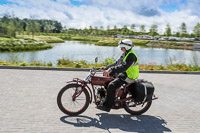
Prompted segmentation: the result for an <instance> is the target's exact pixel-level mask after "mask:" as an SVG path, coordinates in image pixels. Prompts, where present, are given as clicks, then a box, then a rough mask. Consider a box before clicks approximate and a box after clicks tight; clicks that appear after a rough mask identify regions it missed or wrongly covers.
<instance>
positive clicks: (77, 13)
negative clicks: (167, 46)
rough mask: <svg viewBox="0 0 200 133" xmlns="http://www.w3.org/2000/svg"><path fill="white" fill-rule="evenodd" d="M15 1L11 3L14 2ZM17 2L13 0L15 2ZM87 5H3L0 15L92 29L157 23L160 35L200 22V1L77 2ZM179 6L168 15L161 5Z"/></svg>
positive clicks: (25, 1)
mask: <svg viewBox="0 0 200 133" xmlns="http://www.w3.org/2000/svg"><path fill="white" fill-rule="evenodd" d="M10 1H11V0H10ZM12 1H13V0H12ZM76 1H80V2H81V3H85V4H83V5H78V6H76V5H73V4H72V3H70V1H69V0H56V1H52V0H40V1H36V0H18V1H15V3H17V4H15V3H13V4H8V5H0V16H2V14H3V13H6V12H10V13H12V12H14V14H15V15H16V16H17V17H19V18H29V17H30V16H34V17H36V18H38V19H53V20H57V21H60V22H62V24H63V25H66V27H74V28H85V27H89V26H90V25H91V26H93V27H94V26H98V27H100V26H104V28H106V27H107V25H109V26H110V27H111V28H112V27H113V26H114V25H116V26H117V27H122V26H124V25H127V26H130V25H131V24H136V26H138V27H139V26H140V25H143V24H144V25H145V26H146V30H147V31H148V28H149V27H150V26H151V25H152V24H157V25H158V29H160V31H159V32H161V33H162V32H164V31H165V27H166V24H167V23H169V24H170V25H171V27H172V30H173V31H177V29H178V27H179V26H180V25H181V23H182V22H185V23H186V25H187V28H188V31H190V32H191V31H192V30H193V27H194V26H195V25H196V24H197V23H198V22H200V18H199V17H200V12H199V11H198V8H197V7H198V5H200V2H199V1H198V0H192V2H193V3H194V4H193V3H191V2H190V3H188V4H187V5H183V4H182V3H180V0H143V1H138V0H99V1H96V0H76ZM169 4H177V6H178V7H180V10H179V9H177V10H176V11H173V12H164V11H162V10H161V9H160V8H159V6H160V5H169Z"/></svg>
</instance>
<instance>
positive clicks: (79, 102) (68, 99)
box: [57, 84, 90, 116]
mask: <svg viewBox="0 0 200 133" xmlns="http://www.w3.org/2000/svg"><path fill="white" fill-rule="evenodd" d="M81 88H82V86H81V85H79V84H68V85H66V86H65V87H63V88H62V89H61V90H60V92H59V93H58V96H57V104H58V107H59V109H60V110H61V111H62V112H63V113H65V114H67V115H70V116H76V115H79V114H81V113H83V112H84V111H85V110H86V109H87V108H88V106H89V99H90V97H89V93H88V91H87V90H86V89H85V90H84V91H82V92H81V91H80V90H81ZM74 95H76V96H75V98H73V97H74Z"/></svg>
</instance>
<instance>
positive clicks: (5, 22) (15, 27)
mask: <svg viewBox="0 0 200 133" xmlns="http://www.w3.org/2000/svg"><path fill="white" fill-rule="evenodd" d="M62 28H63V27H62V24H61V23H60V22H58V21H54V20H38V19H34V18H33V17H31V18H30V19H19V18H18V17H14V16H13V15H9V14H7V15H5V16H3V17H2V18H0V36H3V37H16V32H18V33H19V34H24V32H26V33H25V34H27V33H28V34H29V33H30V34H32V35H34V33H36V32H43V33H60V32H61V31H62Z"/></svg>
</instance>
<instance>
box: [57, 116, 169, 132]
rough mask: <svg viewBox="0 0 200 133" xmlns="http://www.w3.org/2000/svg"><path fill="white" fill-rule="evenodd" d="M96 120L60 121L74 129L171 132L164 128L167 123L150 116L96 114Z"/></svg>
mask: <svg viewBox="0 0 200 133" xmlns="http://www.w3.org/2000/svg"><path fill="white" fill-rule="evenodd" d="M96 115H97V117H98V118H92V117H88V116H83V115H80V116H63V117H61V118H60V120H61V121H62V122H64V123H66V124H71V125H73V126H75V127H96V128H100V129H104V130H107V131H108V132H110V131H109V129H117V128H118V129H120V130H122V131H126V132H136V133H149V132H154V133H164V132H171V130H170V129H169V128H167V127H166V125H167V123H166V121H165V120H164V119H162V118H161V117H159V116H158V117H155V116H150V115H139V116H133V115H128V114H107V113H99V114H96Z"/></svg>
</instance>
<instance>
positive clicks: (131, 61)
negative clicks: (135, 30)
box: [97, 39, 139, 112]
mask: <svg viewBox="0 0 200 133" xmlns="http://www.w3.org/2000/svg"><path fill="white" fill-rule="evenodd" d="M118 47H119V48H121V50H122V51H123V54H122V55H121V57H120V58H119V59H118V60H117V61H116V62H114V63H113V64H111V65H108V66H107V67H105V69H106V70H105V72H104V76H112V75H115V74H117V76H116V78H115V79H114V80H113V81H112V82H110V83H109V84H108V87H107V98H106V101H105V103H104V104H103V106H97V108H98V109H100V110H103V111H107V112H109V111H110V109H111V107H112V105H113V104H114V98H115V92H116V89H117V88H119V87H120V86H122V85H123V84H127V83H131V82H133V81H134V79H136V78H138V76H139V65H138V58H137V55H136V54H135V52H134V51H133V50H132V48H133V47H134V45H133V43H132V41H131V40H130V39H124V40H120V41H119V43H118Z"/></svg>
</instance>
